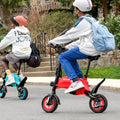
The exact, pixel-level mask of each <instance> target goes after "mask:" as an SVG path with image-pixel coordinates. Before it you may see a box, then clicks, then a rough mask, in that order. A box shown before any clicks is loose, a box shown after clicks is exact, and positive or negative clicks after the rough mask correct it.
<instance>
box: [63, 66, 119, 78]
mask: <svg viewBox="0 0 120 120" xmlns="http://www.w3.org/2000/svg"><path fill="white" fill-rule="evenodd" d="M81 70H82V72H83V74H85V72H86V69H84V68H81ZM63 76H65V73H64V72H63ZM88 78H110V79H120V66H106V67H95V68H90V70H89V73H88Z"/></svg>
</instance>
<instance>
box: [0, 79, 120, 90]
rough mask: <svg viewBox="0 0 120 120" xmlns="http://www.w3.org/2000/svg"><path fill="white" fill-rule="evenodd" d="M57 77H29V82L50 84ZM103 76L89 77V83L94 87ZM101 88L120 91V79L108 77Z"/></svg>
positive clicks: (32, 83)
mask: <svg viewBox="0 0 120 120" xmlns="http://www.w3.org/2000/svg"><path fill="white" fill-rule="evenodd" d="M54 80H55V77H28V79H27V82H26V83H27V84H30V85H49V84H50V82H51V81H54ZM102 80H103V78H88V83H89V85H90V87H94V86H95V85H97V84H98V83H99V82H100V81H102ZM1 82H2V78H0V83H1ZM100 89H104V90H114V91H120V79H107V78H106V80H105V81H104V83H103V84H102V85H101V87H100Z"/></svg>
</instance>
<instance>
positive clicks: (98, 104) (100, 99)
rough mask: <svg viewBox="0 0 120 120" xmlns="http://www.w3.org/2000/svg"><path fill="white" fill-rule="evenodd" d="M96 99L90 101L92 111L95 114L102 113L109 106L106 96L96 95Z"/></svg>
mask: <svg viewBox="0 0 120 120" xmlns="http://www.w3.org/2000/svg"><path fill="white" fill-rule="evenodd" d="M94 97H96V99H94V100H93V99H90V101H89V107H90V109H91V110H92V111H93V112H95V113H102V112H104V111H105V110H106V108H107V106H108V102H107V99H106V97H105V96H104V95H101V94H96V95H94Z"/></svg>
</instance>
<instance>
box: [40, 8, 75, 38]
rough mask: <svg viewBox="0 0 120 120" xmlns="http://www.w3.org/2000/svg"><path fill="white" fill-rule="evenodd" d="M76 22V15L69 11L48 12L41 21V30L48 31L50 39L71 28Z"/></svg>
mask: <svg viewBox="0 0 120 120" xmlns="http://www.w3.org/2000/svg"><path fill="white" fill-rule="evenodd" d="M75 22H76V17H75V16H73V14H72V12H69V11H64V10H63V11H54V12H50V13H48V14H47V15H46V16H45V17H44V18H43V20H42V22H41V28H40V31H41V32H46V33H47V37H48V39H52V38H54V37H55V36H56V35H58V34H59V33H61V32H62V31H64V30H65V29H67V28H68V29H69V28H70V27H71V26H72V25H74V23H75Z"/></svg>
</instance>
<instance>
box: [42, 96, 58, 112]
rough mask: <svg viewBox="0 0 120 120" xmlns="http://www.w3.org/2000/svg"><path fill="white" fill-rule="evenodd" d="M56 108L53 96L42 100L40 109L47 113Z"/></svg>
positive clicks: (55, 100) (56, 103)
mask: <svg viewBox="0 0 120 120" xmlns="http://www.w3.org/2000/svg"><path fill="white" fill-rule="evenodd" d="M57 107H58V101H57V99H56V97H55V96H50V95H47V96H45V97H44V98H43V100H42V108H43V110H44V111H45V112H47V113H52V112H54V111H55V110H56V109H57Z"/></svg>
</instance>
